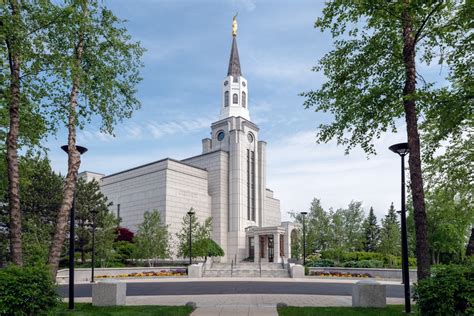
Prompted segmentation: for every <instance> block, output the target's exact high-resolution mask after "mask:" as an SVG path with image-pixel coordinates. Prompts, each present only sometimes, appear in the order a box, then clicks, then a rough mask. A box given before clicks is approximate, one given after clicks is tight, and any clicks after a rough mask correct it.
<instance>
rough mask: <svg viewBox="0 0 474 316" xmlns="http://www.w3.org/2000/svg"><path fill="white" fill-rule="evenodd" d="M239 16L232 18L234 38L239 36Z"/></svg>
mask: <svg viewBox="0 0 474 316" xmlns="http://www.w3.org/2000/svg"><path fill="white" fill-rule="evenodd" d="M237 15H239V12H237V13H236V14H235V15H234V17H233V18H232V36H237Z"/></svg>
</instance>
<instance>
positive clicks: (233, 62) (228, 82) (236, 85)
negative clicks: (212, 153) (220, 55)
mask: <svg viewBox="0 0 474 316" xmlns="http://www.w3.org/2000/svg"><path fill="white" fill-rule="evenodd" d="M236 37H237V21H236V20H235V17H234V21H233V32H232V49H231V51H230V59H229V69H228V71H227V77H226V78H225V79H224V81H223V82H222V105H221V115H220V117H219V120H223V119H226V118H228V117H231V116H235V117H238V116H241V117H243V118H245V119H246V120H249V121H250V114H249V110H248V92H247V91H248V90H247V89H248V86H247V80H246V79H245V78H244V77H243V76H242V72H241V70H240V60H239V51H238V49H237V40H236Z"/></svg>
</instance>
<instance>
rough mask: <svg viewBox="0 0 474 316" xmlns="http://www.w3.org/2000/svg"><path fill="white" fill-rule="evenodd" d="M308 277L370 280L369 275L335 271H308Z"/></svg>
mask: <svg viewBox="0 0 474 316" xmlns="http://www.w3.org/2000/svg"><path fill="white" fill-rule="evenodd" d="M309 275H311V276H323V277H339V278H372V275H370V274H369V273H350V272H337V271H310V273H309Z"/></svg>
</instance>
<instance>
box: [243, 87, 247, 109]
mask: <svg viewBox="0 0 474 316" xmlns="http://www.w3.org/2000/svg"><path fill="white" fill-rule="evenodd" d="M242 106H243V107H244V108H245V107H247V94H246V93H245V92H243V91H242Z"/></svg>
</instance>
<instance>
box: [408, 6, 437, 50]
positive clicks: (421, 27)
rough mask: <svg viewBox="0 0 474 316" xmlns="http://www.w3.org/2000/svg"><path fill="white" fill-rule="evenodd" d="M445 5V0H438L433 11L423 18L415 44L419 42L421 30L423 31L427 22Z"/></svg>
mask: <svg viewBox="0 0 474 316" xmlns="http://www.w3.org/2000/svg"><path fill="white" fill-rule="evenodd" d="M442 5H443V1H440V2H438V4H437V5H436V6H435V7H434V8H433V10H431V12H430V13H429V14H428V15H427V16H426V17H425V18H424V19H423V22H422V23H421V25H420V28H419V29H418V31H416V34H415V41H414V42H415V44H416V43H417V42H418V40H419V39H420V35H421V32H422V31H423V29H424V27H425V25H426V23H427V22H428V20H429V19H430V18H431V16H432V15H433V14H434V13H435V12H436V11H438V9H439V8H440V7H441V6H442Z"/></svg>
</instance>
